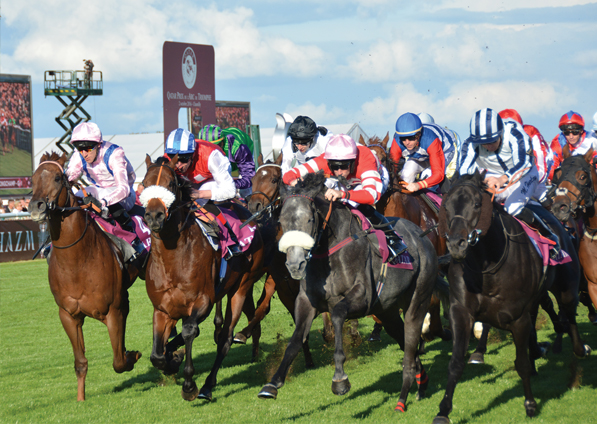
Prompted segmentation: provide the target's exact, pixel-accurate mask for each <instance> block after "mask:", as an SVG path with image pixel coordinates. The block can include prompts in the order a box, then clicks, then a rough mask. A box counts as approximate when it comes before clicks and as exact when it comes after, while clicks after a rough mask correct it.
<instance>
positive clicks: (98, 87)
mask: <svg viewBox="0 0 597 424" xmlns="http://www.w3.org/2000/svg"><path fill="white" fill-rule="evenodd" d="M87 74H88V72H87V71H46V72H44V95H46V96H101V95H102V94H104V80H103V75H102V72H101V71H93V72H92V73H91V75H90V76H89V77H88V75H87Z"/></svg>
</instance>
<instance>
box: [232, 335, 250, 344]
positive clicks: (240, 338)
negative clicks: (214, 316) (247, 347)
mask: <svg viewBox="0 0 597 424" xmlns="http://www.w3.org/2000/svg"><path fill="white" fill-rule="evenodd" d="M232 342H233V343H236V344H247V337H246V336H245V335H244V334H243V333H236V334H235V335H234V338H233V339H232Z"/></svg>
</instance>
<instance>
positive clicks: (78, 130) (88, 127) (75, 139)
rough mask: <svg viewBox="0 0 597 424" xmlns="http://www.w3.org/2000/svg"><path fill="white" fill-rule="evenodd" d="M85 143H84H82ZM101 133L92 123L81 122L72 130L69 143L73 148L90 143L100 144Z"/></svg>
mask: <svg viewBox="0 0 597 424" xmlns="http://www.w3.org/2000/svg"><path fill="white" fill-rule="evenodd" d="M83 142H85V143H83ZM102 142H103V140H102V132H101V131H100V129H99V127H98V126H97V124H95V123H93V122H81V123H80V124H79V125H77V126H76V127H75V128H74V129H73V135H72V136H71V139H70V143H71V144H72V145H73V146H76V145H81V144H90V143H95V144H97V143H102Z"/></svg>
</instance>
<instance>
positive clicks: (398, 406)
mask: <svg viewBox="0 0 597 424" xmlns="http://www.w3.org/2000/svg"><path fill="white" fill-rule="evenodd" d="M394 411H396V412H406V405H405V404H404V402H402V401H398V403H397V404H396V407H395V408H394Z"/></svg>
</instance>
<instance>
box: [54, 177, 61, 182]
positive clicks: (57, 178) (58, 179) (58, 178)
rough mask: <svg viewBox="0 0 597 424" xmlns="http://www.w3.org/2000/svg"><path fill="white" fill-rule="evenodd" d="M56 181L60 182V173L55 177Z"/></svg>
mask: <svg viewBox="0 0 597 424" xmlns="http://www.w3.org/2000/svg"><path fill="white" fill-rule="evenodd" d="M54 181H56V182H57V183H59V182H60V175H56V176H55V177H54Z"/></svg>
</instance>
